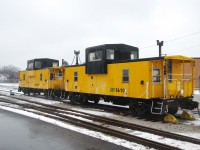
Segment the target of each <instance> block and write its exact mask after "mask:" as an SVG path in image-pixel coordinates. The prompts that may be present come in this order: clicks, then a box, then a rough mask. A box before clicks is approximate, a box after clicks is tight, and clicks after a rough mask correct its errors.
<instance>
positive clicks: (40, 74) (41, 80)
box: [40, 73, 42, 81]
mask: <svg viewBox="0 0 200 150" xmlns="http://www.w3.org/2000/svg"><path fill="white" fill-rule="evenodd" d="M40 81H42V73H40Z"/></svg>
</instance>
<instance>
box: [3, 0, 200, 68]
mask: <svg viewBox="0 0 200 150" xmlns="http://www.w3.org/2000/svg"><path fill="white" fill-rule="evenodd" d="M199 15H200V1H199V0H0V66H4V65H15V66H17V67H20V68H21V69H25V68H26V62H27V60H29V59H34V58H54V59H59V60H60V63H61V59H62V58H64V59H65V60H67V61H68V62H69V63H70V64H71V63H72V60H73V57H74V54H73V53H74V50H80V51H81V56H80V57H81V61H82V62H84V61H85V48H87V47H91V46H96V45H101V44H110V43H124V44H128V45H132V46H136V47H138V48H139V49H140V57H141V58H144V57H152V56H158V47H157V46H156V40H164V41H165V43H164V47H163V53H164V54H168V55H175V54H181V55H186V56H191V57H200V19H199ZM167 41H168V42H167Z"/></svg>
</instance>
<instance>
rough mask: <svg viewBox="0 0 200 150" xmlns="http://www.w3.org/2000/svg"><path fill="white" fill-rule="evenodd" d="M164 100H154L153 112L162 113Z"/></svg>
mask: <svg viewBox="0 0 200 150" xmlns="http://www.w3.org/2000/svg"><path fill="white" fill-rule="evenodd" d="M162 111H163V102H157V101H152V105H151V113H152V114H162Z"/></svg>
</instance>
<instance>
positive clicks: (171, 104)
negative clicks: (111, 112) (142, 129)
mask: <svg viewBox="0 0 200 150" xmlns="http://www.w3.org/2000/svg"><path fill="white" fill-rule="evenodd" d="M18 91H20V92H23V93H24V94H28V95H30V93H34V94H40V93H44V96H45V97H46V98H52V99H55V98H64V99H67V98H68V99H69V100H70V101H71V102H72V103H74V104H87V102H88V101H93V102H94V103H95V104H97V103H98V102H99V101H100V100H104V101H105V102H112V103H113V104H115V105H123V106H127V105H128V106H129V109H130V111H131V113H132V114H133V115H134V116H145V115H148V114H155V115H164V114H176V113H177V111H178V108H181V109H189V110H193V109H195V108H198V106H199V103H198V102H195V101H193V100H192V98H191V97H190V98H178V99H175V100H174V99H172V100H166V99H135V98H127V97H116V96H105V95H96V94H87V93H76V92H66V91H64V90H60V89H33V88H24V87H23V88H22V87H19V90H18Z"/></svg>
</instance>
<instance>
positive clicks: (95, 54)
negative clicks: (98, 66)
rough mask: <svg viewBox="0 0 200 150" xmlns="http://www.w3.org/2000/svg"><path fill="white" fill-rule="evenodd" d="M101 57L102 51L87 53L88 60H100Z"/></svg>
mask: <svg viewBox="0 0 200 150" xmlns="http://www.w3.org/2000/svg"><path fill="white" fill-rule="evenodd" d="M101 59H102V51H96V52H91V53H89V55H88V60H89V61H100V60H101Z"/></svg>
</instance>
